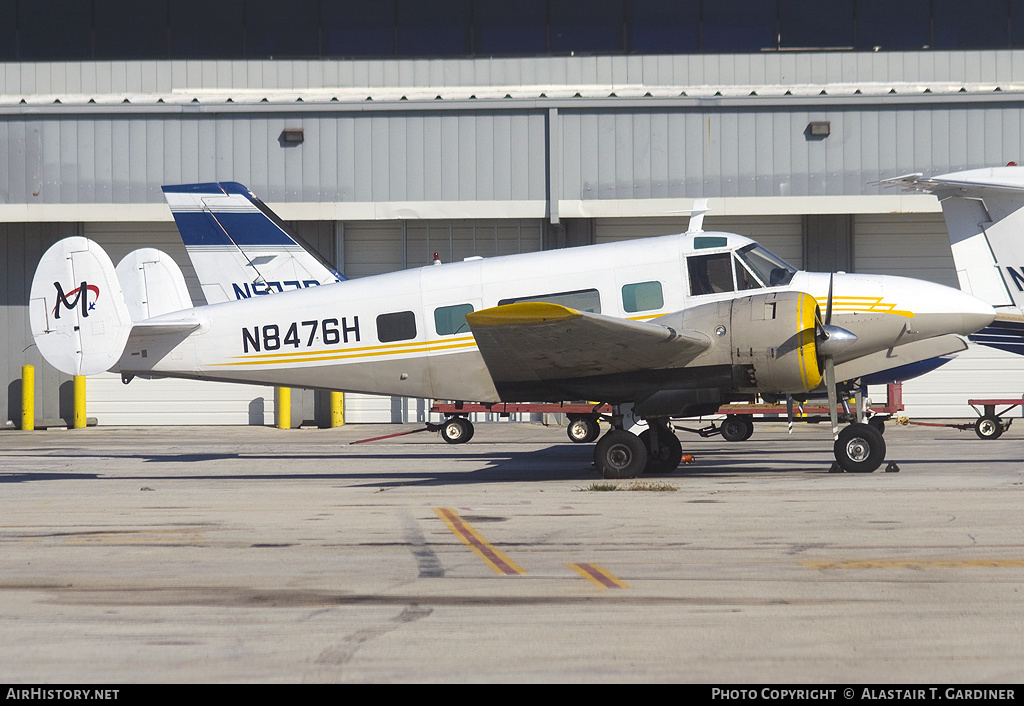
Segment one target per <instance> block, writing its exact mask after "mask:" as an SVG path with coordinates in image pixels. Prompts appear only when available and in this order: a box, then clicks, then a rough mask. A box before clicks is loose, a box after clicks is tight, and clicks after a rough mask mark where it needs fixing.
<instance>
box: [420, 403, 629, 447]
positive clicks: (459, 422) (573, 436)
mask: <svg viewBox="0 0 1024 706" xmlns="http://www.w3.org/2000/svg"><path fill="white" fill-rule="evenodd" d="M430 411H431V412H436V413H438V414H441V415H444V417H445V420H444V421H443V422H441V424H440V425H439V431H440V432H441V438H442V439H444V440H445V441H447V442H448V443H449V444H464V443H466V442H467V441H469V440H470V439H471V438H473V423H472V422H471V421H469V419H468V416H469V415H470V414H474V413H478V412H479V413H490V414H499V415H501V416H503V417H507V416H509V415H510V414H564V415H566V416H567V417H568V419H569V426H568V427H567V428H566V434H568V436H569V439H570V440H571V441H573V442H575V443H578V444H586V443H590V442H591V441H595V440H596V439H597V437H598V436H600V435H601V430H600V428H599V426H598V419H600V418H601V415H606V414H611V412H612V408H611V406H610V405H606V404H600V403H586V402H532V403H531V402H517V403H511V402H509V403H506V402H499V403H496V404H479V403H475V402H434V404H433V405H432V406H431V407H430Z"/></svg>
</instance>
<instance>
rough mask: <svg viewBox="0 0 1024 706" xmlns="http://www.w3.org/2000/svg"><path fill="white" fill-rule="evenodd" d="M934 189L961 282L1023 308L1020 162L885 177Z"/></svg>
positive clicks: (1001, 304)
mask: <svg viewBox="0 0 1024 706" xmlns="http://www.w3.org/2000/svg"><path fill="white" fill-rule="evenodd" d="M884 183H888V184H896V185H900V186H903V187H904V188H907V189H911V190H916V191H923V192H926V193H931V194H935V196H937V197H938V199H939V204H940V205H941V206H942V214H943V216H944V217H945V219H946V227H947V229H948V230H949V242H950V246H951V249H952V251H953V261H954V263H955V264H956V270H957V277H958V278H959V280H960V288H961V289H963V290H964V291H965V292H969V293H971V294H973V295H974V296H976V297H978V298H979V299H982V300H983V301H985V302H987V303H988V304H991V305H992V306H994V307H996V308H997V311H1000V310H1001V311H1004V312H1006V311H1011V312H1013V313H1017V314H1020V313H1022V312H1024V167H1017V166H1008V167H994V168H987V169H972V170H969V171H964V172H954V173H952V174H943V175H941V176H936V177H931V178H927V179H926V178H923V177H921V175H919V174H912V175H908V176H905V177H897V178H896V179H890V180H887V181H886V182H884Z"/></svg>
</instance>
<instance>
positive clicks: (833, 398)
mask: <svg viewBox="0 0 1024 706" xmlns="http://www.w3.org/2000/svg"><path fill="white" fill-rule="evenodd" d="M825 390H826V391H827V392H828V416H829V419H830V420H831V421H832V440H833V441H836V440H838V439H839V401H838V399H837V398H838V394H837V392H836V364H835V361H834V360H833V359H832V356H828V357H826V358H825Z"/></svg>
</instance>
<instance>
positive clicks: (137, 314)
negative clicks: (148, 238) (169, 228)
mask: <svg viewBox="0 0 1024 706" xmlns="http://www.w3.org/2000/svg"><path fill="white" fill-rule="evenodd" d="M114 271H115V272H116V273H117V281H118V282H120V284H121V291H122V292H123V293H124V300H125V304H126V305H127V306H128V313H129V314H130V316H131V320H132V321H145V320H146V319H150V318H152V317H154V316H160V315H161V314H168V313H170V312H172V311H181V310H183V309H191V308H192V298H191V297H190V296H189V294H188V285H186V284H185V276H184V275H183V274H182V273H181V268H179V267H178V263H176V262H175V261H174V260H172V259H171V257H170V255H168V254H167V253H164V252H161V251H159V250H157V249H155V248H141V249H139V250H133V251H132V252H130V253H128V254H127V255H125V256H124V258H123V259H122V260H121V262H119V263H117V267H116V268H115V270H114Z"/></svg>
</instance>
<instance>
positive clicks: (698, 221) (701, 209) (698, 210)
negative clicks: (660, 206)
mask: <svg viewBox="0 0 1024 706" xmlns="http://www.w3.org/2000/svg"><path fill="white" fill-rule="evenodd" d="M709 210H711V209H709V208H708V200H707V199H697V200H696V201H694V202H693V208H692V209H690V225H689V226H687V227H686V232H687V233H700V232H701V231H703V230H704V214H705V213H707V212H708V211H709Z"/></svg>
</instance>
